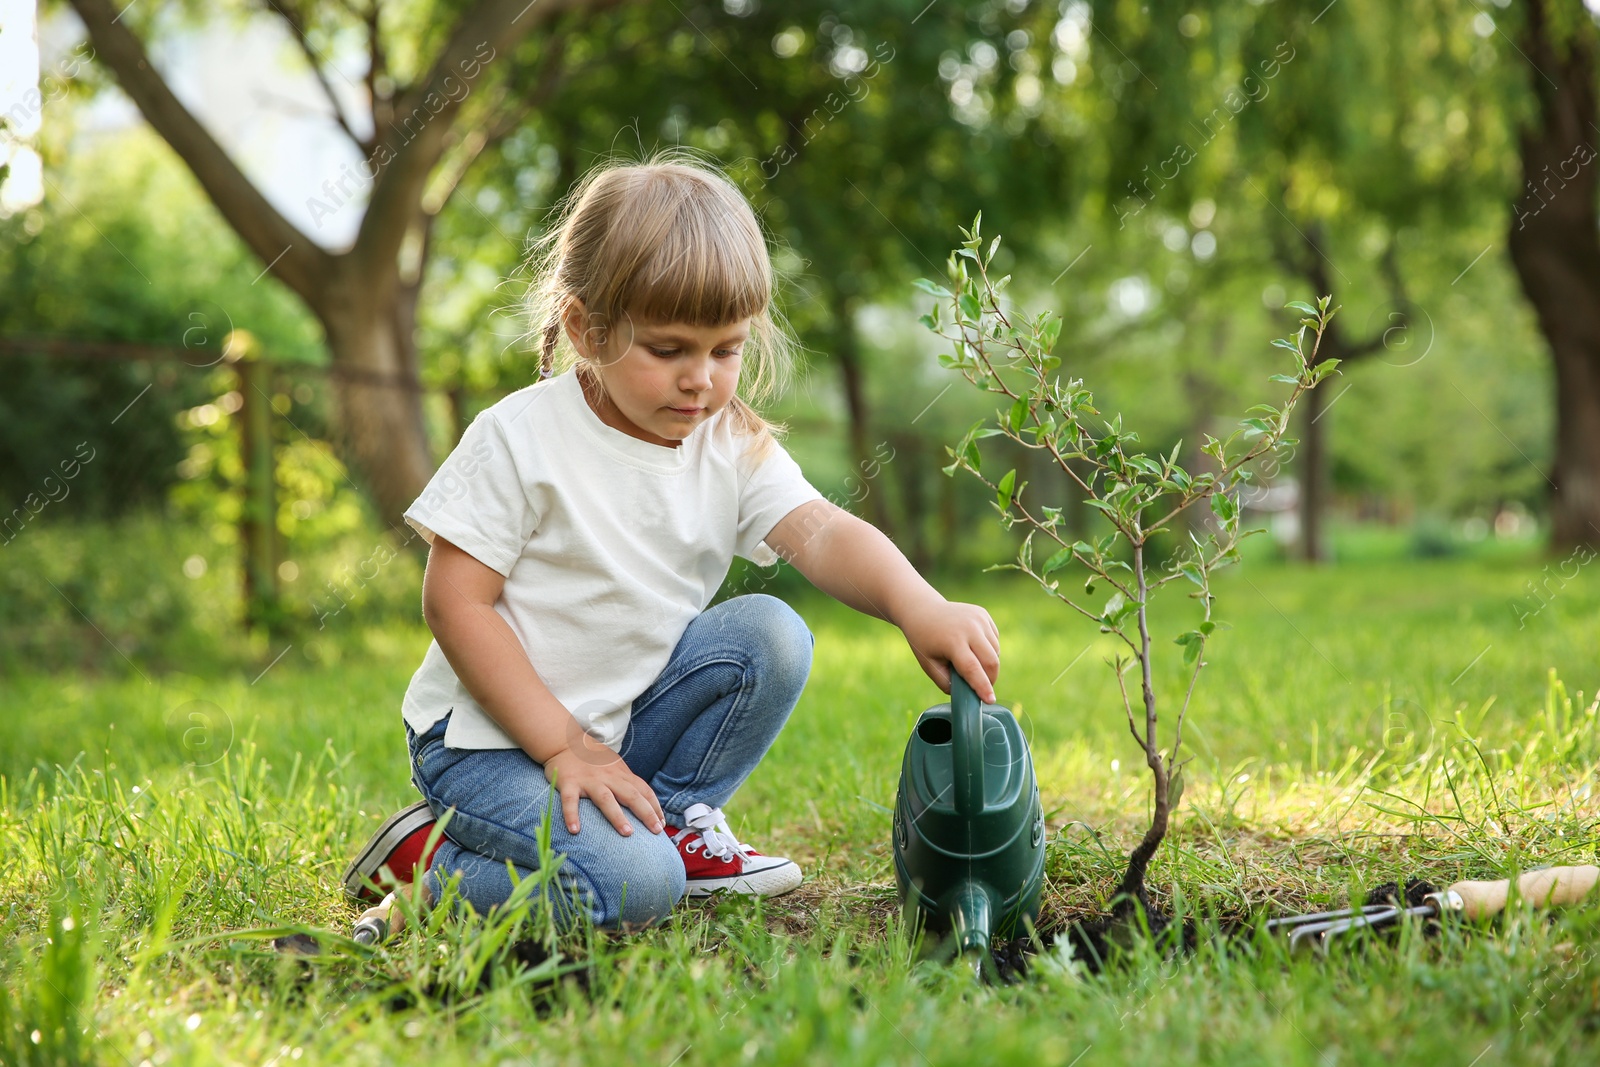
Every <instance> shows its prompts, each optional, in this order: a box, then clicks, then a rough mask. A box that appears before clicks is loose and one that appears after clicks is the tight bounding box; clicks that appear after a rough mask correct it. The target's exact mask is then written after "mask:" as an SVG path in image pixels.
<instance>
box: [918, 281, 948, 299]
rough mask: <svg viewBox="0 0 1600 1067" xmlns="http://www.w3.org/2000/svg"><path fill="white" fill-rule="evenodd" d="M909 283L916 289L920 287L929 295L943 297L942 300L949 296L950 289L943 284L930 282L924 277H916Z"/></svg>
mask: <svg viewBox="0 0 1600 1067" xmlns="http://www.w3.org/2000/svg"><path fill="white" fill-rule="evenodd" d="M911 284H912V285H914V286H916V287H917V288H918V289H921V290H922V291H923V292H924V293H927V294H928V295H929V296H937V297H939V298H940V299H943V300H949V299H950V297H951V293H950V290H948V289H946V288H945V287H944V286H942V285H940V284H939V283H938V282H932V281H929V280H928V279H926V278H918V279H917V280H916V281H914V282H912V283H911Z"/></svg>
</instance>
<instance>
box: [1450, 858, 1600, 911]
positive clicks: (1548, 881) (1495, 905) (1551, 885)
mask: <svg viewBox="0 0 1600 1067" xmlns="http://www.w3.org/2000/svg"><path fill="white" fill-rule="evenodd" d="M1596 879H1600V867H1596V866H1594V865H1592V864H1588V865H1585V866H1582V867H1550V868H1547V869H1546V870H1542V871H1529V872H1528V873H1527V874H1524V875H1523V876H1522V877H1521V878H1518V879H1517V895H1518V896H1520V897H1521V898H1522V899H1523V900H1525V901H1527V902H1528V903H1529V904H1532V905H1534V906H1535V907H1541V908H1542V907H1547V906H1550V905H1554V904H1576V903H1577V902H1578V901H1580V900H1582V899H1583V898H1584V896H1586V895H1587V894H1588V892H1589V891H1590V890H1591V889H1593V888H1594V884H1595V881H1596ZM1450 891H1451V892H1452V893H1459V894H1460V895H1461V901H1462V905H1463V907H1462V909H1461V913H1462V914H1463V915H1465V916H1466V917H1467V918H1469V919H1480V918H1485V917H1487V916H1490V915H1498V914H1500V912H1502V911H1504V910H1505V907H1506V901H1507V900H1508V899H1509V898H1510V895H1511V880H1510V879H1509V878H1502V879H1500V880H1499V881H1498V882H1457V883H1456V884H1455V885H1453V886H1451V887H1450Z"/></svg>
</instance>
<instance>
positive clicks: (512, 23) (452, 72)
mask: <svg viewBox="0 0 1600 1067" xmlns="http://www.w3.org/2000/svg"><path fill="white" fill-rule="evenodd" d="M616 2H619V0H541V2H539V3H534V4H529V3H527V0H479V2H478V3H476V4H474V5H473V6H472V7H471V9H469V10H468V11H467V12H466V13H465V14H463V15H462V16H461V18H460V21H458V22H457V23H456V26H455V29H454V30H452V31H451V33H450V36H449V39H448V40H447V41H446V42H445V44H444V47H442V48H441V49H440V50H439V53H438V55H436V56H435V57H434V61H433V65H432V66H431V67H430V68H429V70H428V73H427V74H426V75H425V76H424V77H423V78H422V79H421V80H420V81H419V82H418V83H417V84H415V85H412V86H410V87H409V88H407V89H406V90H405V92H403V93H401V94H400V95H399V96H398V97H397V98H396V100H395V101H394V106H393V113H394V115H395V116H397V117H398V116H404V118H401V119H400V120H399V121H401V122H402V124H404V125H405V126H406V131H405V134H404V135H403V136H402V135H400V134H399V131H398V130H397V129H396V128H395V126H394V120H393V119H391V121H390V123H389V126H388V128H387V129H386V130H385V129H380V130H379V131H378V134H377V136H378V137H379V139H380V141H381V142H383V143H384V144H386V145H387V146H388V148H389V149H390V150H391V152H392V158H390V159H389V160H388V161H387V162H386V163H385V164H384V165H383V166H382V168H381V169H380V170H379V172H378V178H377V180H376V181H375V182H374V183H373V185H372V193H371V197H370V199H369V201H368V204H367V211H366V214H365V215H364V216H363V217H362V220H361V229H360V231H359V232H358V233H357V235H356V240H355V245H354V247H353V248H352V249H351V254H352V255H354V256H356V257H357V258H358V259H359V260H361V261H362V262H364V263H365V264H366V265H367V266H368V267H370V268H371V269H373V270H375V271H392V270H393V269H394V268H393V266H392V264H393V263H394V261H395V256H396V254H397V253H398V252H399V249H400V244H401V242H402V241H404V239H405V230H406V225H407V224H408V223H409V221H410V219H411V215H412V213H413V212H414V211H415V210H416V209H417V205H418V204H420V203H421V202H422V196H423V193H424V192H425V190H426V188H427V182H428V176H429V174H431V173H432V171H433V168H434V167H435V165H437V163H438V162H439V159H440V157H441V156H442V155H443V153H444V149H445V146H446V143H447V139H448V134H449V133H450V129H451V126H452V125H453V124H454V122H455V121H456V119H457V117H458V116H459V115H460V111H461V103H462V101H463V100H465V99H466V98H467V96H468V95H470V94H471V92H472V90H473V89H475V88H476V87H477V86H478V85H480V84H481V83H482V81H483V78H484V76H485V72H486V71H487V70H488V68H489V67H490V66H491V65H493V64H494V63H495V62H496V61H497V60H499V59H500V57H502V56H504V55H505V54H506V53H508V52H510V51H511V50H512V49H514V48H515V47H516V46H517V44H518V43H520V42H521V41H522V40H523V38H525V37H526V36H527V35H528V34H529V33H530V32H531V31H532V30H533V29H534V28H535V27H537V26H540V25H544V24H546V23H548V22H550V21H551V20H552V19H555V18H556V17H558V16H560V15H562V14H565V13H566V12H568V11H571V10H576V9H578V8H582V7H587V8H589V9H595V8H599V7H608V6H611V5H613V4H614V3H616ZM452 85H453V86H455V89H453V90H452V89H451V88H450V86H452ZM463 87H465V90H466V91H465V92H462V91H461V89H462V88H463ZM413 119H415V120H416V128H415V129H413V128H412V125H411V124H412V120H413ZM380 151H381V149H380Z"/></svg>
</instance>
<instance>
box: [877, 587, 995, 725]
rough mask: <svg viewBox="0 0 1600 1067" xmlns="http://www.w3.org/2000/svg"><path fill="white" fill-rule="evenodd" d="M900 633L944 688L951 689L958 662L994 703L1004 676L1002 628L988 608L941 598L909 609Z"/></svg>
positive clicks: (977, 688) (985, 699)
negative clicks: (998, 684)
mask: <svg viewBox="0 0 1600 1067" xmlns="http://www.w3.org/2000/svg"><path fill="white" fill-rule="evenodd" d="M900 632H901V633H903V634H905V635H906V642H907V643H908V644H909V645H910V646H911V651H912V653H913V654H914V655H915V656H916V657H917V662H918V663H920V664H922V669H923V670H924V671H925V672H927V675H928V677H929V678H932V679H933V681H934V683H935V684H936V685H938V687H939V688H940V689H942V690H943V691H944V692H946V693H948V692H950V667H951V665H952V664H954V666H955V669H956V670H958V671H960V672H961V677H963V678H965V679H966V680H967V684H968V685H970V686H972V691H973V692H974V693H976V694H978V696H979V698H980V699H982V700H983V702H984V703H985V704H993V703H994V683H995V682H996V681H997V680H998V679H999V678H1000V630H999V629H998V628H997V627H996V626H995V624H994V620H993V619H991V618H990V617H989V613H988V612H987V611H985V610H983V609H982V608H980V607H979V606H978V605H976V604H956V603H951V602H950V601H948V600H945V599H944V598H943V597H940V598H939V599H938V600H936V601H930V602H927V603H925V604H924V605H922V606H919V607H918V608H917V610H914V611H909V612H907V613H906V621H905V622H903V623H902V624H901V626H900Z"/></svg>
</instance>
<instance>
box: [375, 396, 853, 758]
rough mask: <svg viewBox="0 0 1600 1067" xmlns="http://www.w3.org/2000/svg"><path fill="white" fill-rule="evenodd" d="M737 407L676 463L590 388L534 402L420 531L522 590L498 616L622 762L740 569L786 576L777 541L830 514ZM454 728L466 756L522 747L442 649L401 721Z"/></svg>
mask: <svg viewBox="0 0 1600 1067" xmlns="http://www.w3.org/2000/svg"><path fill="white" fill-rule="evenodd" d="M727 415H728V412H727V409H723V410H722V411H720V412H718V413H717V414H716V416H714V417H713V418H711V419H710V420H708V421H707V422H704V423H702V424H701V425H699V426H697V427H695V429H694V432H693V433H691V434H690V435H689V436H688V438H687V439H685V440H684V442H683V443H682V445H680V446H679V447H677V448H668V447H665V446H663V445H655V444H651V443H650V442H648V441H641V440H639V439H638V438H635V437H630V436H629V435H627V434H625V433H623V432H622V431H621V430H618V429H616V428H614V427H611V426H607V425H606V424H605V423H603V422H601V421H600V417H599V416H598V415H596V414H595V413H594V411H593V410H592V409H591V408H590V407H589V404H588V402H587V401H585V400H584V397H583V391H582V389H581V387H580V386H579V383H578V377H577V374H576V372H574V371H571V370H569V371H567V372H566V373H564V374H560V375H558V376H556V377H554V378H550V379H548V380H546V381H543V382H540V383H538V384H536V385H530V386H528V387H527V388H525V389H520V390H518V391H517V392H515V393H512V394H511V395H510V396H508V397H506V398H505V399H504V400H501V401H500V402H499V403H497V404H495V405H494V406H493V407H490V408H488V409H487V410H485V411H483V412H482V413H481V414H479V416H478V417H477V418H476V419H475V420H473V423H472V425H471V426H470V427H468V428H467V431H466V433H465V434H463V435H462V438H461V443H460V444H458V445H457V446H456V448H455V451H453V452H451V453H450V457H449V458H448V459H447V460H445V462H444V465H443V466H442V467H440V468H439V470H438V471H437V472H436V473H435V474H434V476H433V478H432V479H431V480H430V481H429V482H428V486H427V488H426V489H425V490H424V491H423V493H422V495H421V496H420V497H418V498H417V500H416V503H414V504H412V505H411V507H410V508H408V509H407V510H406V513H405V518H406V521H407V522H409V523H410V524H411V525H412V526H413V527H415V528H416V529H417V531H418V532H419V533H420V534H421V535H422V536H423V537H424V538H426V539H427V541H428V542H429V543H430V544H432V542H433V538H434V536H435V535H437V536H439V537H443V538H444V539H445V540H447V541H449V542H450V543H451V544H453V545H455V546H456V547H458V548H460V549H461V550H462V551H464V552H467V553H468V554H470V555H472V556H473V557H474V558H476V559H478V560H479V561H481V562H482V563H483V564H485V565H486V566H488V567H491V568H493V569H494V570H495V571H497V572H498V573H500V574H502V575H504V576H505V579H506V582H505V588H504V591H503V592H502V593H501V596H500V599H499V600H498V601H497V602H496V603H495V605H494V607H495V610H496V611H498V612H499V613H500V615H501V616H502V617H503V618H504V619H505V620H506V622H507V623H509V624H510V626H511V630H512V632H513V633H515V634H516V635H517V639H518V640H519V641H520V642H521V643H522V649H523V651H524V652H526V654H527V656H528V659H529V661H530V662H532V664H533V667H534V669H535V670H536V671H538V672H539V677H540V678H541V679H543V681H544V683H545V685H547V686H549V688H550V691H551V692H552V693H554V694H555V696H556V698H557V699H559V700H560V701H561V703H562V704H563V705H565V706H566V708H567V710H568V711H570V712H572V714H573V716H574V718H576V719H577V720H578V722H579V723H581V724H582V725H583V726H584V727H585V728H586V729H588V730H590V731H591V732H592V733H593V734H594V736H595V737H597V738H599V739H600V740H601V741H603V742H604V743H605V744H607V745H609V746H610V747H611V748H613V749H618V748H620V746H621V744H622V738H623V735H624V733H625V732H626V730H627V726H628V718H629V715H630V714H631V712H632V708H633V701H634V699H635V698H636V697H638V696H639V694H640V693H643V692H644V691H645V690H646V689H647V688H649V686H650V684H651V683H652V682H654V681H655V680H656V678H657V677H658V676H659V675H660V674H661V671H662V670H663V669H664V668H665V667H666V665H667V660H668V658H669V657H670V656H671V655H672V650H673V649H674V648H676V647H677V644H678V639H679V638H680V637H682V636H683V631H684V629H685V628H686V627H687V626H688V625H689V623H690V621H691V620H693V619H694V618H695V616H697V615H699V614H700V613H701V612H702V611H704V610H705V608H706V605H707V604H709V603H710V602H711V598H712V597H713V596H715V595H716V592H717V589H718V588H719V587H720V586H721V584H722V580H723V578H724V577H725V576H726V575H727V573H728V567H729V565H730V564H731V563H732V561H733V556H734V555H735V554H738V555H740V556H743V557H744V558H746V559H750V560H753V561H754V562H756V563H760V564H763V565H765V564H770V563H772V562H774V561H775V560H776V558H777V557H776V556H775V555H774V554H773V552H772V550H771V549H770V548H768V547H767V546H766V545H765V544H764V543H763V538H765V537H766V536H767V534H769V533H770V532H771V531H772V528H773V527H774V526H776V525H777V524H778V522H779V520H781V519H782V518H783V517H784V516H785V515H787V514H788V513H789V512H790V511H792V510H794V509H795V508H796V507H798V506H800V505H801V504H804V503H806V502H807V501H809V500H816V499H819V498H820V497H821V496H822V494H821V493H819V492H817V490H816V489H815V488H813V487H812V485H811V484H810V483H809V482H807V481H806V479H805V475H803V474H802V473H801V472H800V468H799V466H798V465H797V464H796V463H795V461H794V460H793V459H792V458H791V457H790V456H789V454H788V453H787V452H785V451H784V450H783V448H782V447H781V446H777V445H776V443H774V444H775V447H773V448H772V449H770V450H769V452H768V453H767V455H766V457H765V459H764V460H763V461H762V462H760V463H759V464H753V463H752V461H751V459H750V457H749V454H748V448H749V446H750V445H751V444H752V443H753V439H752V438H750V437H749V436H747V435H743V434H737V435H736V434H735V433H734V432H733V427H732V423H731V421H730V420H729V419H728V418H727ZM446 712H453V714H451V717H450V725H449V727H448V728H447V729H446V731H445V738H444V740H445V744H446V745H448V746H450V747H452V748H516V747H517V744H516V742H515V741H513V740H511V738H510V737H509V736H507V735H506V733H505V732H504V731H503V730H501V729H500V727H499V726H498V725H496V723H495V722H494V720H493V719H491V718H490V717H489V716H488V714H487V713H485V712H484V710H483V709H482V708H481V707H480V706H479V705H478V703H477V702H476V701H475V700H473V699H472V696H471V694H469V693H468V692H467V689H466V687H465V686H463V685H462V684H461V680H460V679H459V678H457V677H456V673H455V671H454V670H453V669H451V667H450V663H449V661H448V660H446V659H445V656H444V653H443V652H442V651H441V650H440V648H439V642H438V641H434V642H433V643H432V644H430V645H429V646H428V652H427V655H425V656H424V657H423V660H422V666H421V667H419V668H417V672H416V674H414V675H413V676H412V678H411V684H410V686H409V687H407V689H406V695H405V701H404V703H403V704H402V707H401V714H402V715H403V716H404V717H405V721H406V722H407V723H408V724H410V726H411V728H412V729H413V730H415V731H416V732H418V733H422V732H423V731H424V730H426V729H428V728H429V727H430V726H432V725H434V724H435V723H436V722H438V721H439V720H440V719H441V718H443V717H444V715H445V713H446Z"/></svg>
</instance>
